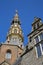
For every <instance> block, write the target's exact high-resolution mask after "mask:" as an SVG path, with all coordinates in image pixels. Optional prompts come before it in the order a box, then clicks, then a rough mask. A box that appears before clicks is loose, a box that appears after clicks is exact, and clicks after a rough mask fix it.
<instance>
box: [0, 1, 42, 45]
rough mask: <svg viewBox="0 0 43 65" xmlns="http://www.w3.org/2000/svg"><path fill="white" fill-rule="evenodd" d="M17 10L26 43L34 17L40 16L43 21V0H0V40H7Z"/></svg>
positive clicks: (25, 42)
mask: <svg viewBox="0 0 43 65" xmlns="http://www.w3.org/2000/svg"><path fill="white" fill-rule="evenodd" d="M15 10H18V13H19V17H20V20H21V27H22V30H23V33H24V44H25V45H26V44H27V42H28V38H27V35H28V34H29V33H30V32H31V28H32V27H31V24H32V22H33V20H34V17H35V16H37V17H40V18H41V19H42V21H43V0H0V42H4V41H5V40H6V36H7V32H8V29H9V28H10V24H11V22H12V18H13V16H14V15H15Z"/></svg>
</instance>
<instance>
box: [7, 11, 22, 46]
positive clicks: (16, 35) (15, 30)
mask: <svg viewBox="0 0 43 65" xmlns="http://www.w3.org/2000/svg"><path fill="white" fill-rule="evenodd" d="M7 41H8V42H10V43H11V44H12V43H13V44H14V45H18V46H22V43H23V33H22V29H21V26H20V20H19V16H18V11H17V10H16V14H15V16H14V18H13V20H12V23H11V27H10V29H9V32H8V35H7Z"/></svg>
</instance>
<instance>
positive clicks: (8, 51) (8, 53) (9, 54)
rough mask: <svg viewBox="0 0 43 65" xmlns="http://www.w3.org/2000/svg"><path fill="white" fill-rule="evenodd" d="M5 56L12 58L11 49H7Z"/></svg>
mask: <svg viewBox="0 0 43 65" xmlns="http://www.w3.org/2000/svg"><path fill="white" fill-rule="evenodd" d="M5 58H6V59H11V50H7V52H6V56H5Z"/></svg>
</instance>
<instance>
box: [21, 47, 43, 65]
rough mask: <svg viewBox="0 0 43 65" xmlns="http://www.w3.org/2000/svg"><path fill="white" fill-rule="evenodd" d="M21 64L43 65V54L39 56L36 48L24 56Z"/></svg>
mask: <svg viewBox="0 0 43 65" xmlns="http://www.w3.org/2000/svg"><path fill="white" fill-rule="evenodd" d="M21 65H43V56H40V57H39V58H37V56H36V52H35V48H33V49H32V50H31V51H29V52H28V53H26V54H25V55H24V56H23V57H22V61H21Z"/></svg>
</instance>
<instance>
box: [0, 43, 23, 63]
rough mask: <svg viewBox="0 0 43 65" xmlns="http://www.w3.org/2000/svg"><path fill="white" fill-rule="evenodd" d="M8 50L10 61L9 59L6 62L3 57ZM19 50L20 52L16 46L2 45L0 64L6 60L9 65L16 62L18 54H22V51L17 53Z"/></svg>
mask: <svg viewBox="0 0 43 65" xmlns="http://www.w3.org/2000/svg"><path fill="white" fill-rule="evenodd" d="M8 49H9V50H11V59H9V60H7V59H6V58H5V56H6V51H7V50H8ZM19 50H20V48H18V47H17V46H14V45H10V44H3V45H2V46H1V48H0V63H2V62H3V61H5V60H6V61H8V62H9V63H10V64H13V63H14V62H15V61H16V60H17V58H18V55H19V53H21V52H22V50H21V51H19Z"/></svg>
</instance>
